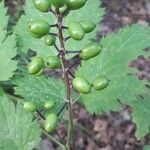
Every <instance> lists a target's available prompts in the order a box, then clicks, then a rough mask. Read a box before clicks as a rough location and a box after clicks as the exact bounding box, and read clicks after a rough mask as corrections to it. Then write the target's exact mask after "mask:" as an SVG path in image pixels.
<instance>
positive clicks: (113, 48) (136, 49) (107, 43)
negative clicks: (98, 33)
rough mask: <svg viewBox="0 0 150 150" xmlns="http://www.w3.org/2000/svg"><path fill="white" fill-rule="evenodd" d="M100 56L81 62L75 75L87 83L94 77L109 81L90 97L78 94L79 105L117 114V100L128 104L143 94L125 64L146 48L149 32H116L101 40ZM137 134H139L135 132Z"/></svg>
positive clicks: (131, 29)
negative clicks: (83, 78)
mask: <svg viewBox="0 0 150 150" xmlns="http://www.w3.org/2000/svg"><path fill="white" fill-rule="evenodd" d="M101 44H102V46H103V49H102V53H101V54H100V55H98V56H97V57H96V58H94V59H91V60H89V61H85V62H82V65H81V67H79V68H78V70H77V73H76V74H77V75H82V76H84V77H85V78H87V79H88V80H89V81H90V82H91V83H92V82H93V80H94V79H95V78H96V76H98V75H104V76H106V77H107V78H108V79H109V80H110V84H109V86H108V87H107V88H106V89H104V90H101V91H95V90H92V92H91V93H90V94H87V95H81V102H82V103H83V104H84V105H85V107H86V108H87V110H88V111H89V112H91V113H97V114H98V113H102V112H103V111H104V112H107V111H109V110H113V111H118V110H119V108H120V101H121V102H122V103H124V104H127V105H132V102H133V101H134V100H135V99H136V96H138V94H139V93H144V91H145V86H144V85H143V83H142V82H141V81H139V80H138V79H136V78H135V77H134V76H128V75H127V74H129V73H133V70H132V69H131V68H129V67H128V62H130V61H131V60H133V59H135V58H137V56H138V55H140V54H143V53H144V52H142V50H143V49H145V48H147V47H149V46H150V29H149V28H145V27H142V26H140V25H136V24H135V25H132V26H131V27H125V28H123V29H120V30H119V31H118V33H115V34H114V33H113V34H110V35H107V36H106V37H104V38H103V39H102V40H101ZM137 134H139V133H137Z"/></svg>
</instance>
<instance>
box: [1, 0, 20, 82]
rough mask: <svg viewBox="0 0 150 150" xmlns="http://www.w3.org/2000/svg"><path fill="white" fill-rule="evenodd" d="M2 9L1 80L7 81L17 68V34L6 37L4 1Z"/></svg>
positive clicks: (6, 21) (6, 20)
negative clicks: (15, 58)
mask: <svg viewBox="0 0 150 150" xmlns="http://www.w3.org/2000/svg"><path fill="white" fill-rule="evenodd" d="M0 11H1V13H0V19H1V23H0V81H7V80H8V79H9V78H10V77H12V76H13V74H14V71H15V70H16V69H17V61H15V60H12V58H14V57H15V56H16V47H15V46H16V40H15V35H10V36H8V37H6V33H7V30H6V29H7V23H8V16H6V13H7V8H5V7H4V4H3V2H2V3H0Z"/></svg>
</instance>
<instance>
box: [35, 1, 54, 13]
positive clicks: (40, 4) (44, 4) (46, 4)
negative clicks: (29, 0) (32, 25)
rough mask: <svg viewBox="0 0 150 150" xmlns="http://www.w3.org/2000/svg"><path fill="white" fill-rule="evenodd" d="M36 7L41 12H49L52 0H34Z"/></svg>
mask: <svg viewBox="0 0 150 150" xmlns="http://www.w3.org/2000/svg"><path fill="white" fill-rule="evenodd" d="M33 5H34V7H35V8H36V9H37V10H39V11H41V12H48V9H49V8H50V6H51V5H50V0H33Z"/></svg>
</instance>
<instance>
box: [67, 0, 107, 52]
mask: <svg viewBox="0 0 150 150" xmlns="http://www.w3.org/2000/svg"><path fill="white" fill-rule="evenodd" d="M100 4H101V3H100V0H94V1H93V0H88V1H87V3H86V5H85V6H84V7H83V8H81V9H79V10H75V11H71V13H70V14H69V15H68V16H67V17H65V24H66V25H68V24H69V22H72V21H77V22H79V21H82V20H91V21H93V22H94V23H95V24H97V28H96V29H95V30H94V31H93V32H91V33H88V34H85V37H84V39H83V40H81V41H75V40H73V39H70V40H68V41H67V43H66V49H67V50H80V49H83V47H84V46H85V45H86V44H88V43H89V42H90V40H91V39H92V38H95V36H96V33H97V32H98V30H99V28H100V27H99V24H98V23H99V22H100V21H101V20H102V16H103V15H104V9H103V8H100V7H99V6H100ZM91 10H92V11H91ZM89 12H90V13H89ZM66 35H68V33H66Z"/></svg>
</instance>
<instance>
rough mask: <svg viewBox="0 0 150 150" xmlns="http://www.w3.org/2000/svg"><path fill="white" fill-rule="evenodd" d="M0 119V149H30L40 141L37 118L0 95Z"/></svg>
mask: <svg viewBox="0 0 150 150" xmlns="http://www.w3.org/2000/svg"><path fill="white" fill-rule="evenodd" d="M0 120H1V123H0V149H2V150H12V149H13V148H14V150H19V149H22V150H31V149H32V148H34V147H35V146H36V144H38V142H39V141H40V128H39V125H38V123H37V120H34V121H33V115H32V114H30V113H27V112H25V111H24V110H23V109H22V107H21V106H20V105H19V104H18V105H17V106H15V105H14V104H13V103H12V102H11V101H9V100H8V99H7V98H6V97H0ZM11 146H12V147H11Z"/></svg>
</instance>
